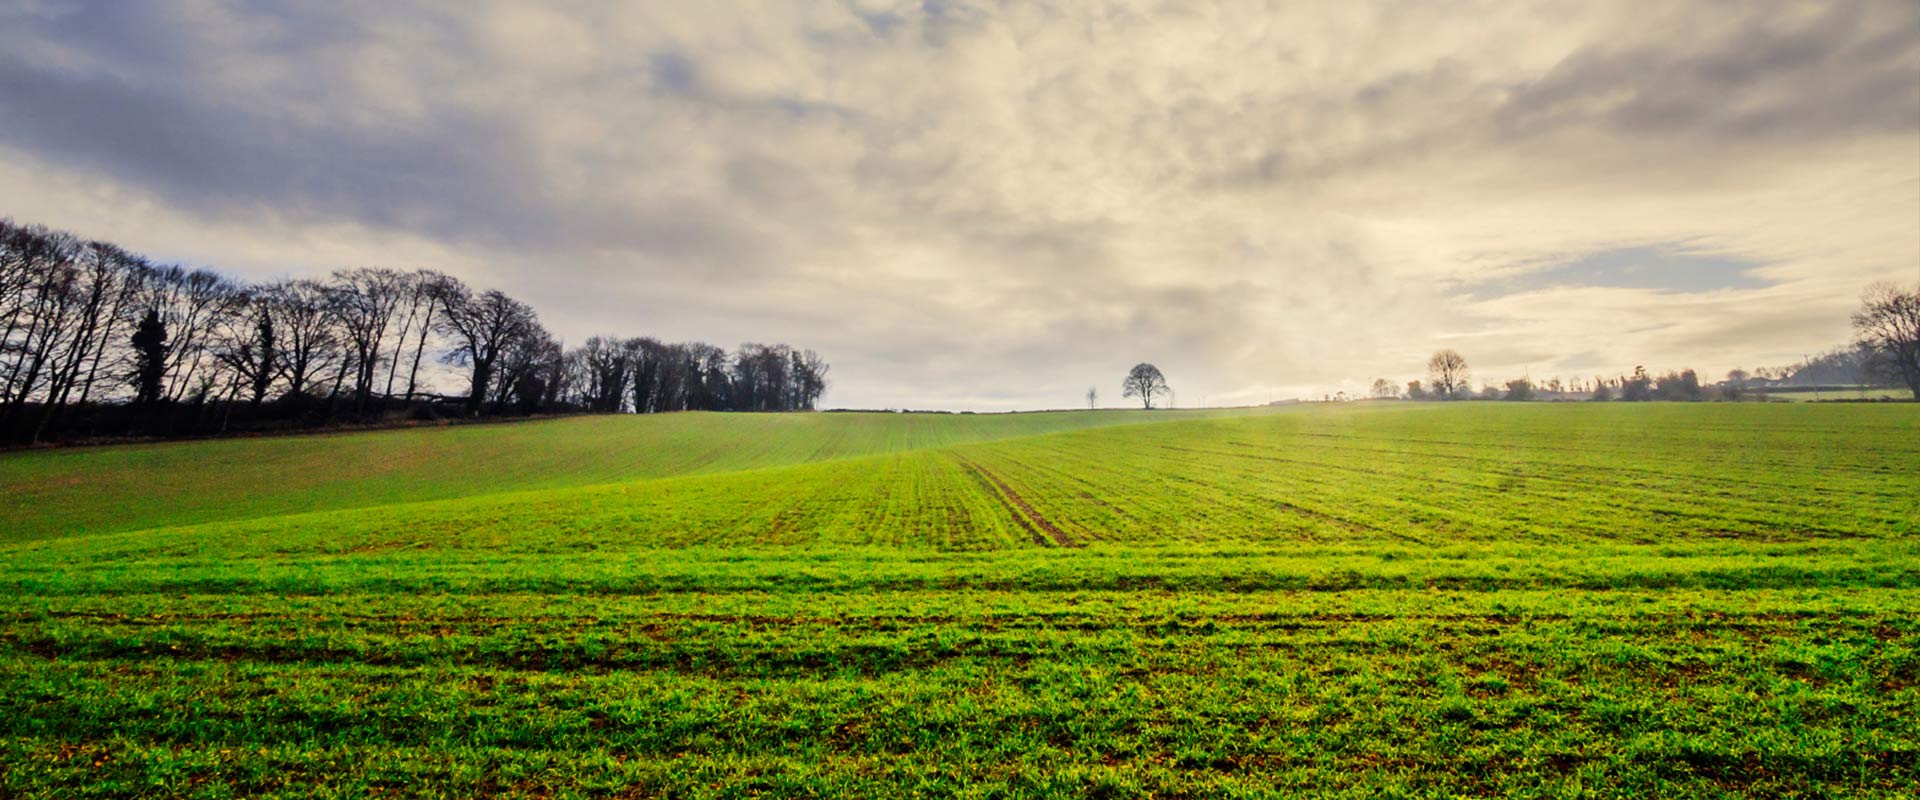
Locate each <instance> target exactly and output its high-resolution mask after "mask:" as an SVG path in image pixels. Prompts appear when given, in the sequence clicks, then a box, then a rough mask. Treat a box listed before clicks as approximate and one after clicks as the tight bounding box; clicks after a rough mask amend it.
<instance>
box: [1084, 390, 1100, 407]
mask: <svg viewBox="0 0 1920 800" xmlns="http://www.w3.org/2000/svg"><path fill="white" fill-rule="evenodd" d="M1099 405H1100V391H1099V390H1098V389H1095V388H1093V387H1091V386H1089V387H1087V410H1089V411H1091V410H1093V409H1094V408H1095V407H1097V406H1099Z"/></svg>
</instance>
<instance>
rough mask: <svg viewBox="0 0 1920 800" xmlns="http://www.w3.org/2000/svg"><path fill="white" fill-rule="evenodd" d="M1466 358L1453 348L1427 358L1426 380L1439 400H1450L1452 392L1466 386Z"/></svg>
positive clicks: (1452, 395)
mask: <svg viewBox="0 0 1920 800" xmlns="http://www.w3.org/2000/svg"><path fill="white" fill-rule="evenodd" d="M1470 377H1471V373H1469V372H1468V371H1467V360H1466V359H1465V358H1463V357H1461V355H1460V354H1459V353H1458V352H1456V351H1453V350H1441V351H1439V352H1437V353H1434V354H1433V357H1432V358H1429V359H1427V382H1428V384H1429V385H1431V386H1432V388H1433V392H1434V394H1435V395H1437V396H1438V397H1439V398H1440V399H1441V400H1451V399H1453V397H1454V394H1455V393H1457V392H1460V391H1463V390H1465V389H1466V388H1467V379H1468V378H1470Z"/></svg>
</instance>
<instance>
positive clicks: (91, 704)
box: [0, 404, 1920, 797]
mask: <svg viewBox="0 0 1920 800" xmlns="http://www.w3.org/2000/svg"><path fill="white" fill-rule="evenodd" d="M1142 421H1151V422H1152V423H1153V424H1130V423H1136V422H1142ZM409 459H413V460H409ZM238 463H246V464H248V465H249V469H247V470H241V471H238V472H236V470H234V469H233V465H235V464H238ZM361 463H365V464H374V465H377V467H378V469H379V470H382V472H379V473H376V474H371V475H369V474H363V473H355V474H352V475H350V476H344V477H329V476H328V475H327V474H324V473H325V472H326V469H325V468H333V469H335V470H336V471H337V468H338V465H341V464H361ZM160 473H164V474H160ZM0 486H4V487H7V488H8V489H9V494H10V495H11V491H12V490H14V489H15V488H17V487H31V491H33V492H35V493H36V494H35V495H34V498H35V499H34V501H33V502H31V503H26V504H23V505H18V506H10V507H9V508H7V509H6V510H5V511H4V514H5V515H6V516H4V517H0V521H4V522H6V523H7V526H8V530H7V534H8V538H9V539H11V540H12V542H11V543H10V544H0V587H4V590H5V591H6V592H7V594H8V596H9V597H11V598H13V602H12V603H11V604H10V605H9V607H8V608H7V609H6V610H5V611H4V612H3V615H0V796H24V797H121V796H168V797H171V796H188V797H227V796H248V797H256V796H285V797H306V796H338V797H349V796H351V797H364V796H369V795H403V796H422V797H468V796H474V795H490V796H519V797H575V796H579V797H643V796H675V797H738V796H754V795H765V796H793V795H812V796H928V797H985V796H1015V797H1088V796H1093V797H1099V796H1110V797H1133V796H1146V795H1156V796H1176V797H1177V796H1187V797H1266V796H1298V795H1302V794H1311V795H1326V796H1369V797H1373V796H1407V797H1426V796H1458V795H1494V794H1499V795H1519V796H1541V797H1582V796H1609V797H1611V796H1665V797H1713V796H1726V795H1746V796H1809V797H1811V796H1835V795H1842V796H1868V797H1871V796H1881V797H1902V796H1909V793H1910V787H1911V786H1912V785H1914V784H1915V782H1916V781H1920V721H1916V720H1920V715H1916V714H1915V713H1914V712H1915V709H1916V707H1920V689H1916V688H1915V681H1916V678H1920V622H1917V621H1916V620H1920V615H1917V614H1916V612H1920V542H1916V534H1920V407H1915V406H1910V405H1884V406H1883V405H1856V406H1827V405H1822V406H1811V405H1797V404H1714V405H1661V404H1649V405H1625V404H1620V405H1599V404H1553V405H1548V404H1541V405H1525V406H1514V405H1506V404H1461V405H1396V406H1393V407H1385V408H1380V407H1374V408H1360V407H1348V408H1340V407H1315V408H1302V409H1293V410H1288V411H1279V412H1236V413H1211V414H1189V415H1160V414H1156V415H1152V416H1147V415H1141V414H1125V413H1120V412H1102V413H1091V414H1089V413H1060V414H1048V415H1019V416H1012V417H999V416H977V417H967V416H921V415H912V416H908V415H826V414H821V415H791V416H772V417H769V416H755V415H676V416H671V417H663V418H651V419H631V418H595V419H582V420H567V421H557V422H548V423H535V424H527V425H514V426H499V427H488V428H461V429H454V430H447V431H400V432H382V433H369V434H355V435H349V436H328V437H307V438H301V439H279V440H267V439H262V440H247V441H235V442H200V443H189V444H180V445H165V446H152V447H139V448H103V449H97V450H76V451H65V452H34V453H19V454H11V455H6V456H0ZM161 487H164V488H161ZM168 493H171V494H168ZM102 506H104V507H108V508H119V507H124V508H127V509H129V511H128V512H127V513H126V514H125V515H121V514H117V513H111V512H103V511H102V510H101V507H102ZM16 522H18V524H17V525H16Z"/></svg>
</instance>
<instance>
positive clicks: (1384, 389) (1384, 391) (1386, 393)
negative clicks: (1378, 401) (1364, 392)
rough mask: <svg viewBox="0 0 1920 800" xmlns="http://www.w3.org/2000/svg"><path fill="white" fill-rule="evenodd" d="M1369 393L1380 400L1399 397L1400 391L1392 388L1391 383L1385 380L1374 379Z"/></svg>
mask: <svg viewBox="0 0 1920 800" xmlns="http://www.w3.org/2000/svg"><path fill="white" fill-rule="evenodd" d="M1369 393H1370V394H1372V395H1373V396H1374V397H1381V398H1386V397H1398V396H1400V390H1398V389H1396V388H1394V386H1393V382H1392V381H1389V380H1387V379H1386V378H1374V379H1373V387H1372V390H1371V391H1370V392H1369Z"/></svg>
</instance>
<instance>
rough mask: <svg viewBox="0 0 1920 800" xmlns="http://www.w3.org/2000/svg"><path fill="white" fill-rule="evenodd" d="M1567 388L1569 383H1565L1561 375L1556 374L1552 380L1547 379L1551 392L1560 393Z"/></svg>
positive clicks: (1548, 389) (1548, 388)
mask: <svg viewBox="0 0 1920 800" xmlns="http://www.w3.org/2000/svg"><path fill="white" fill-rule="evenodd" d="M1566 390H1567V385H1566V384H1565V383H1562V382H1561V380H1560V377H1559V376H1557V375H1556V376H1554V377H1553V378H1552V379H1551V380H1548V381H1547V391H1549V392H1553V393H1554V394H1559V393H1561V392H1564V391H1566Z"/></svg>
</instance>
